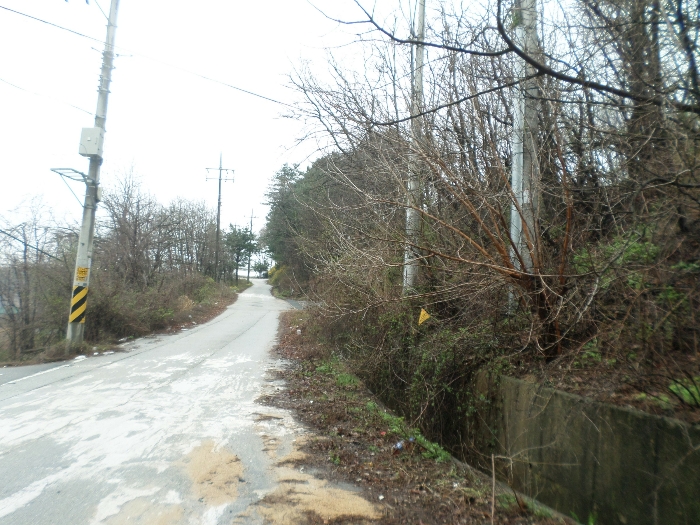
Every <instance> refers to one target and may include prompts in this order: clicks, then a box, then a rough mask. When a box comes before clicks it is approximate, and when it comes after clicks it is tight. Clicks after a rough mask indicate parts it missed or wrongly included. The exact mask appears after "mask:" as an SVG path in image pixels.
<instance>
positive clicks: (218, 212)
mask: <svg viewBox="0 0 700 525" xmlns="http://www.w3.org/2000/svg"><path fill="white" fill-rule="evenodd" d="M222 161H223V154H221V153H219V167H218V168H207V171H210V170H218V171H219V203H218V205H217V207H216V251H215V254H214V280H215V281H216V282H219V239H220V237H221V183H222V182H226V181H233V179H229V178H225V179H223V178H222V175H221V174H222V173H223V172H224V171H225V172H226V173H227V174H228V172H229V171H230V172H231V173H233V170H232V169H230V168H223V167H222ZM207 180H211V179H210V178H207Z"/></svg>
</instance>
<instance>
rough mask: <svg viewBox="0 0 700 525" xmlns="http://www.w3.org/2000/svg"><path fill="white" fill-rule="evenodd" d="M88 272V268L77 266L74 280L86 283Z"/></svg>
mask: <svg viewBox="0 0 700 525" xmlns="http://www.w3.org/2000/svg"><path fill="white" fill-rule="evenodd" d="M89 271H90V269H89V268H84V267H82V266H78V267H77V268H76V270H75V280H76V281H87V278H88V272H89Z"/></svg>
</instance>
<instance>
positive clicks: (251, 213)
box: [246, 210, 257, 282]
mask: <svg viewBox="0 0 700 525" xmlns="http://www.w3.org/2000/svg"><path fill="white" fill-rule="evenodd" d="M253 219H257V217H253V210H250V233H253ZM252 258H253V254H252V253H250V254H248V277H247V279H246V280H247V281H248V282H250V260H251V259H252Z"/></svg>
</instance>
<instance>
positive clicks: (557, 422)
mask: <svg viewBox="0 0 700 525" xmlns="http://www.w3.org/2000/svg"><path fill="white" fill-rule="evenodd" d="M478 390H479V392H480V393H481V394H482V395H483V396H485V397H486V398H487V399H488V400H490V403H486V404H485V405H486V408H485V409H484V410H482V411H480V413H479V414H478V418H476V420H475V421H476V423H472V424H470V428H468V429H467V434H468V435H470V436H471V437H472V439H473V440H474V442H475V445H476V448H477V449H478V450H479V452H480V453H481V454H482V456H481V458H482V459H485V458H489V461H490V457H491V453H495V454H497V455H498V456H502V458H501V459H499V461H498V465H499V473H500V475H501V477H502V478H503V480H504V481H507V482H508V483H509V484H510V485H511V486H513V488H515V489H516V490H519V491H521V492H523V493H525V494H527V495H529V496H532V497H533V498H536V499H538V500H539V501H541V502H543V503H544V504H546V505H549V506H551V507H553V508H555V509H557V510H558V511H560V512H562V513H563V514H565V515H569V516H571V515H572V513H573V514H575V516H576V517H577V518H578V519H579V520H580V521H581V522H583V523H588V519H589V516H596V519H595V521H594V523H595V524H596V525H599V524H602V525H613V524H629V525H647V524H648V525H676V524H678V525H681V524H682V525H698V524H700V426H697V425H696V426H694V427H692V426H689V425H686V424H684V423H682V422H681V421H678V420H675V419H670V418H666V417H659V416H654V415H649V414H645V413H643V412H640V411H637V410H633V409H627V408H621V407H617V406H613V405H608V404H604V403H598V402H594V401H590V400H587V399H585V398H582V397H580V396H575V395H571V394H567V393H565V392H560V391H555V390H553V389H549V388H542V387H540V386H539V385H537V384H533V383H527V382H525V381H521V380H517V379H512V378H508V377H503V376H501V377H500V378H499V379H498V381H493V380H490V379H489V378H488V377H487V376H486V374H484V375H482V376H480V377H479V380H478ZM474 459H475V458H472V461H473V460H474ZM483 466H485V465H483ZM488 466H489V469H490V465H488Z"/></svg>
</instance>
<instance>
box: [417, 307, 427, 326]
mask: <svg viewBox="0 0 700 525" xmlns="http://www.w3.org/2000/svg"><path fill="white" fill-rule="evenodd" d="M428 319H430V314H429V313H428V312H426V311H425V310H423V308H421V309H420V315H419V316H418V324H419V325H422V324H423V323H424V322H426V321H427V320H428Z"/></svg>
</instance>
